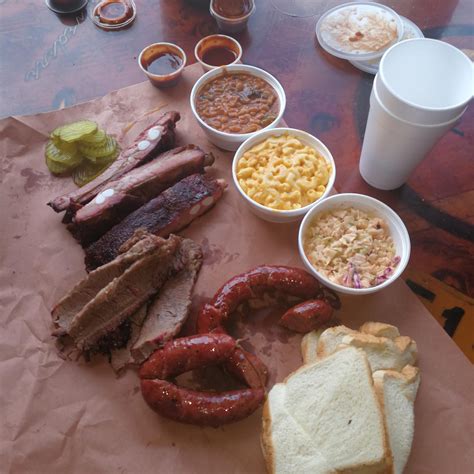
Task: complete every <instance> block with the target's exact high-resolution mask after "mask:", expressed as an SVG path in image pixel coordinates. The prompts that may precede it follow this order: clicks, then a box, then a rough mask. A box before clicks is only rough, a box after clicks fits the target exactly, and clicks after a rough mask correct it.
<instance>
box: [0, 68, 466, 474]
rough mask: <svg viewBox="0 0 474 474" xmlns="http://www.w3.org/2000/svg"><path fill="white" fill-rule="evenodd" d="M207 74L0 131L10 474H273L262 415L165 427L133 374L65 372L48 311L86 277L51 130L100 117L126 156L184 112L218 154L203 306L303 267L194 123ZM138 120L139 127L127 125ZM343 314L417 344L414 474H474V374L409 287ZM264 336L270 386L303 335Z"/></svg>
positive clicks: (2, 370)
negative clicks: (268, 471) (246, 284)
mask: <svg viewBox="0 0 474 474" xmlns="http://www.w3.org/2000/svg"><path fill="white" fill-rule="evenodd" d="M200 74H201V70H200V69H199V68H198V66H196V65H195V66H191V67H188V68H187V69H186V71H185V73H184V77H183V80H182V81H181V83H180V84H179V86H178V87H176V88H174V89H170V90H167V91H158V90H157V89H155V88H153V87H152V86H151V85H150V84H149V83H143V84H138V85H135V86H132V87H128V88H126V89H122V90H120V91H116V92H113V93H111V94H109V95H107V96H105V97H103V98H102V99H98V100H95V101H92V102H88V103H85V104H81V105H78V106H75V107H72V108H69V109H65V110H60V111H56V112H51V113H47V114H40V115H36V116H30V117H18V118H8V119H5V120H3V121H1V122H0V136H1V150H2V153H1V158H0V159H1V168H0V173H1V174H0V182H1V189H0V203H1V209H0V212H1V216H0V235H1V247H0V264H1V268H0V307H1V332H0V381H1V382H0V383H1V392H0V398H1V405H0V412H1V423H0V436H1V437H0V447H1V448H0V449H1V453H2V454H1V468H0V470H1V471H2V472H5V473H7V472H8V473H22V474H25V473H46V472H47V473H66V472H67V473H68V474H72V473H81V474H82V473H99V472H104V473H105V472H117V473H119V472H120V473H153V472H162V473H171V472H175V473H207V474H210V473H213V472H216V473H260V472H264V470H265V468H264V463H263V458H262V455H261V452H260V443H259V435H260V422H261V411H257V412H256V413H255V414H253V415H252V416H251V417H249V418H247V419H246V420H244V421H242V422H240V423H236V424H233V425H229V426H225V427H222V428H219V429H212V428H206V429H204V428H198V427H195V426H188V425H183V424H179V423H175V422H172V421H168V420H165V419H163V418H160V417H159V416H158V415H156V414H155V413H154V412H152V411H151V410H150V409H149V408H148V406H147V405H146V404H145V403H144V401H143V400H142V397H141V395H140V391H139V383H138V378H137V376H136V374H135V373H134V372H129V373H128V374H127V375H126V376H125V377H123V378H121V379H119V380H117V379H116V378H115V376H114V374H113V372H112V370H111V369H110V367H109V366H108V365H107V363H106V362H105V361H98V362H95V363H93V364H89V365H88V364H85V363H84V362H80V363H75V362H72V361H64V360H62V359H60V358H59V357H58V355H57V353H56V350H55V348H54V346H53V339H52V337H51V336H50V325H51V316H50V309H51V307H52V306H53V304H54V303H55V302H56V301H57V300H58V299H59V298H60V297H62V296H63V295H64V293H65V292H66V291H68V290H69V289H70V288H71V287H72V285H74V284H75V283H76V282H77V281H78V280H79V279H81V278H82V277H83V276H84V275H85V271H84V265H83V252H82V250H81V248H80V246H79V245H78V244H77V243H76V242H75V241H74V239H73V238H72V236H71V235H70V234H69V233H68V231H67V230H66V228H65V227H64V226H63V225H62V224H61V216H60V215H58V214H56V213H54V212H53V211H52V210H51V209H50V208H49V207H47V206H46V202H47V201H48V200H49V199H50V198H52V197H54V196H56V195H59V194H62V193H63V192H65V191H68V190H72V189H73V188H74V184H73V183H72V180H71V179H70V178H61V179H60V178H54V177H52V176H51V175H50V174H49V172H48V170H47V168H46V166H45V164H44V157H43V148H44V144H45V140H46V137H47V135H48V133H49V132H50V131H51V130H52V129H53V128H55V127H56V126H58V125H60V124H63V123H65V122H70V121H74V120H78V119H80V118H90V119H92V120H96V121H97V122H98V123H99V124H100V125H101V126H102V127H104V128H105V129H106V130H107V131H108V132H110V133H114V134H116V136H117V138H118V139H119V141H120V143H122V144H123V145H126V144H127V143H128V142H129V141H130V140H133V138H134V137H135V136H136V134H137V132H138V131H140V130H141V129H143V128H144V127H145V126H146V125H148V124H149V123H150V122H151V121H152V119H153V117H154V116H156V114H157V113H159V112H158V110H170V109H175V110H178V111H180V112H181V115H182V119H181V121H180V122H179V123H178V131H179V133H178V141H179V143H180V144H184V143H195V144H197V145H200V146H201V147H202V148H204V149H206V150H212V151H213V152H214V153H215V154H216V156H217V162H216V164H215V166H214V169H213V171H212V173H213V174H214V175H216V176H219V177H224V178H225V179H226V180H227V182H228V184H229V187H228V190H227V191H226V193H225V197H224V198H223V199H222V201H221V202H220V203H219V204H218V205H217V206H216V208H215V209H213V210H212V211H211V212H210V213H208V214H206V215H205V216H203V217H201V218H199V219H197V220H196V221H195V222H194V223H193V224H192V225H191V226H190V227H189V228H188V229H186V230H185V231H184V232H183V234H184V235H186V236H189V237H192V238H193V239H195V240H196V241H197V242H198V243H200V244H201V245H202V246H203V249H204V252H205V262H204V266H203V269H202V271H201V274H200V277H199V280H198V283H197V286H196V290H195V300H194V303H195V306H197V305H198V304H199V302H201V301H203V300H204V299H205V298H206V297H210V296H211V295H212V294H213V293H214V292H215V291H216V289H217V288H218V287H219V286H220V285H221V284H222V283H223V282H224V281H225V280H227V279H228V278H229V277H231V276H233V275H235V274H237V273H239V272H242V271H245V270H248V269H250V268H251V267H254V266H256V265H259V264H263V263H269V264H284V265H296V266H302V262H301V261H300V259H299V256H298V251H297V244H296V235H297V225H296V224H292V225H277V224H270V223H266V222H264V221H262V220H259V219H258V218H257V217H255V216H254V215H253V214H251V213H250V211H249V210H248V209H247V208H246V206H245V205H244V203H243V202H242V200H241V199H240V198H239V196H238V194H237V192H236V191H235V190H234V188H233V184H232V179H231V173H230V170H231V160H232V154H231V153H224V152H222V151H220V150H218V149H215V148H214V147H213V146H212V145H210V144H209V143H208V141H207V140H206V138H205V136H204V134H203V132H202V131H201V130H200V128H199V127H198V125H197V124H196V122H195V120H194V118H193V117H192V114H191V111H190V107H189V93H190V90H191V87H192V85H193V83H194V82H195V80H196V79H197V78H198V77H199V75H200ZM289 100H290V102H291V97H290V98H289ZM151 111H154V112H153V113H150V112H151ZM137 119H142V120H141V122H140V123H136V124H134V125H133V126H132V127H130V122H131V121H132V120H137ZM341 133H342V132H341ZM335 159H336V163H337V159H338V157H337V156H336V157H335ZM339 317H340V319H341V320H342V321H343V322H344V324H346V325H348V326H350V327H357V326H358V325H360V324H361V323H363V322H364V321H366V320H378V321H386V322H388V323H391V324H395V325H397V326H398V327H399V328H400V332H401V333H402V334H406V335H409V336H411V337H413V338H414V339H415V340H416V341H417V343H418V347H419V353H420V362H419V365H420V368H421V373H422V383H421V388H420V391H419V395H418V399H417V401H416V435H415V442H414V446H413V452H412V455H411V457H410V461H409V465H408V468H407V472H411V473H435V472H436V473H448V472H449V473H468V472H472V466H473V462H474V451H473V449H474V448H473V446H474V423H473V420H474V412H473V406H474V400H473V396H474V383H473V371H472V366H471V364H470V363H469V362H468V360H467V359H466V358H465V357H464V355H463V354H462V353H461V352H460V351H459V349H458V348H457V347H456V346H455V345H454V344H453V342H452V341H451V340H450V339H449V337H448V336H447V335H446V334H445V333H444V332H443V330H442V329H441V328H440V327H439V326H438V324H437V323H436V321H435V320H434V319H433V318H432V317H431V316H430V315H429V314H428V313H427V312H426V310H425V309H424V308H423V306H422V305H421V304H420V303H419V302H418V301H417V299H416V297H415V296H414V295H413V294H412V293H411V292H410V291H409V289H408V288H407V287H406V286H405V284H404V283H403V282H402V281H398V282H396V283H395V284H394V285H392V286H391V287H389V288H388V289H386V290H384V291H381V292H380V293H377V294H375V295H373V296H367V297H357V298H343V310H342V311H340V312H339ZM262 327H265V324H260V323H259V324H250V323H249V325H248V327H247V330H246V334H249V333H250V332H254V334H253V335H251V344H252V346H253V347H255V348H256V350H257V351H258V352H259V354H260V355H261V356H262V358H263V359H264V361H265V362H267V363H268V365H269V367H270V370H271V372H272V374H271V379H272V383H273V382H275V381H280V380H282V378H283V377H284V376H286V375H287V374H288V373H289V372H290V371H292V370H293V369H295V368H296V367H297V366H299V365H300V364H301V358H300V353H299V342H300V336H296V335H291V336H290V337H288V333H286V332H284V330H283V329H280V328H276V327H274V326H272V327H268V325H267V327H266V328H265V329H262ZM244 332H245V331H244ZM314 396H315V397H317V396H318V394H317V393H315V394H314ZM295 474H296V473H295Z"/></svg>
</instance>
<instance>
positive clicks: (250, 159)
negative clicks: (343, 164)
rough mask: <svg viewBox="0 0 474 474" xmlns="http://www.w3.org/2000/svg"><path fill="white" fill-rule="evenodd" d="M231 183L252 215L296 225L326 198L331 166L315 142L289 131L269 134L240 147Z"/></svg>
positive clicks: (329, 158) (332, 177)
mask: <svg viewBox="0 0 474 474" xmlns="http://www.w3.org/2000/svg"><path fill="white" fill-rule="evenodd" d="M232 178H233V180H234V185H235V187H236V188H237V190H238V191H239V193H240V195H241V196H242V198H243V199H244V200H245V202H246V203H247V204H248V205H249V207H250V209H251V210H252V212H253V213H254V214H256V215H257V216H258V217H260V218H262V219H265V220H267V221H270V222H279V223H285V222H292V221H297V220H299V219H301V218H302V217H303V216H304V215H305V214H306V213H307V212H308V210H309V209H310V208H311V207H312V206H313V205H314V204H315V203H316V202H317V201H319V200H321V199H324V198H325V197H326V196H327V195H328V194H329V193H330V192H331V189H332V187H333V185H334V180H335V179H336V166H335V164H334V159H333V157H332V155H331V152H330V151H329V150H328V149H327V147H326V146H325V145H324V143H322V142H321V141H320V140H318V139H317V138H316V137H313V136H312V135H310V134H309V133H306V132H303V131H302V130H296V129H293V128H274V129H271V130H264V131H262V132H259V133H256V134H255V135H253V136H252V137H250V138H248V139H247V140H246V141H245V142H244V143H242V145H240V147H239V149H238V150H237V152H236V153H235V156H234V160H233V163H232Z"/></svg>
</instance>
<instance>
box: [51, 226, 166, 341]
mask: <svg viewBox="0 0 474 474" xmlns="http://www.w3.org/2000/svg"><path fill="white" fill-rule="evenodd" d="M137 235H138V236H139V238H140V240H138V238H137V242H134V245H133V246H132V247H130V249H127V251H126V253H123V254H121V255H119V256H118V257H117V258H116V259H115V260H114V261H112V262H109V263H107V265H104V266H102V267H100V268H98V269H97V270H94V271H93V272H91V273H89V275H87V277H86V278H84V279H83V280H81V281H80V282H79V283H78V284H77V285H76V286H75V287H74V288H73V289H72V290H71V291H70V292H69V293H68V294H67V295H66V296H64V297H63V298H62V299H61V300H60V301H59V302H58V303H57V304H56V306H55V307H54V308H53V310H52V312H51V315H52V317H53V322H54V328H55V330H54V332H53V334H54V335H55V336H61V335H64V334H67V333H68V332H69V326H70V324H71V321H72V320H73V318H74V316H75V315H76V314H77V313H79V311H80V310H81V309H82V308H83V307H84V306H85V305H86V304H87V303H89V301H91V300H92V299H93V298H95V296H97V294H98V293H99V291H100V290H102V288H104V287H106V286H107V285H108V284H109V283H110V282H111V281H112V280H113V279H114V278H118V277H119V276H120V275H121V274H122V273H123V272H124V271H125V270H126V269H127V268H129V267H130V266H131V265H133V264H134V263H135V262H136V261H138V260H140V259H141V258H143V257H145V256H146V255H149V254H151V253H153V252H155V251H156V250H157V249H158V248H159V247H160V246H162V245H163V244H164V243H165V240H164V239H161V238H159V237H156V236H154V235H151V234H148V235H146V234H137Z"/></svg>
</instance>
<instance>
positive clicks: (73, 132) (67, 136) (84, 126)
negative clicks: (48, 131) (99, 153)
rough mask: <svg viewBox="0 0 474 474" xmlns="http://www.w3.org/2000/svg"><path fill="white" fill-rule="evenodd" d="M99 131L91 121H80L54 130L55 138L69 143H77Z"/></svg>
mask: <svg viewBox="0 0 474 474" xmlns="http://www.w3.org/2000/svg"><path fill="white" fill-rule="evenodd" d="M96 131H97V124H96V123H95V122H92V121H91V120H80V121H79V122H74V123H69V124H67V125H63V126H62V127H59V129H55V130H53V136H54V137H56V136H57V137H58V138H60V139H61V140H62V141H65V142H67V143H71V142H76V141H78V140H81V139H83V138H85V137H87V136H88V135H93V134H94V133H95V132H96Z"/></svg>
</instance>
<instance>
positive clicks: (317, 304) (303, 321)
mask: <svg viewBox="0 0 474 474" xmlns="http://www.w3.org/2000/svg"><path fill="white" fill-rule="evenodd" d="M331 316H332V308H331V306H330V304H329V303H327V302H326V301H324V300H308V301H304V302H303V303H300V304H297V305H296V306H293V307H292V308H290V309H289V310H288V311H287V312H286V313H285V314H284V315H283V316H282V317H281V319H280V321H279V324H280V325H281V326H284V327H286V328H288V329H291V330H292V331H296V332H301V333H307V332H310V331H313V330H314V329H319V328H320V327H321V326H322V325H323V324H325V323H327V322H328V321H329V320H330V319H331Z"/></svg>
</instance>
